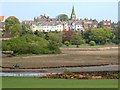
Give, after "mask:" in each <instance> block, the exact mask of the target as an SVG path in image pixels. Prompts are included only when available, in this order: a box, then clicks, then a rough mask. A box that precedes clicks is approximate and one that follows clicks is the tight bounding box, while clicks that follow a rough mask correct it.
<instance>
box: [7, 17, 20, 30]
mask: <svg viewBox="0 0 120 90" xmlns="http://www.w3.org/2000/svg"><path fill="white" fill-rule="evenodd" d="M15 24H20V21H19V19H18V18H16V17H15V16H10V17H8V18H7V19H6V20H5V30H6V31H9V28H10V27H12V26H14V25H15Z"/></svg>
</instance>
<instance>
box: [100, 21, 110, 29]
mask: <svg viewBox="0 0 120 90" xmlns="http://www.w3.org/2000/svg"><path fill="white" fill-rule="evenodd" d="M98 26H99V27H107V28H111V20H110V21H108V20H105V21H104V20H103V21H101V22H99V25H98Z"/></svg>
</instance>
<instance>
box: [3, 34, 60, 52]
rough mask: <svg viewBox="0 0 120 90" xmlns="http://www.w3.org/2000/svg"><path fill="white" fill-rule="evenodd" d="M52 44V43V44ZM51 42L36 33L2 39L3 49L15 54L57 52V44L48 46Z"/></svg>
mask: <svg viewBox="0 0 120 90" xmlns="http://www.w3.org/2000/svg"><path fill="white" fill-rule="evenodd" d="M52 45H54V44H52ZM50 46H51V43H50V42H49V41H47V40H45V39H44V38H40V37H38V36H36V35H29V34H27V35H24V36H22V37H18V38H14V39H11V40H9V41H3V47H2V50H3V51H13V52H14V53H15V54H49V53H53V51H54V52H55V53H57V52H58V50H59V48H58V46H53V48H51V47H50Z"/></svg>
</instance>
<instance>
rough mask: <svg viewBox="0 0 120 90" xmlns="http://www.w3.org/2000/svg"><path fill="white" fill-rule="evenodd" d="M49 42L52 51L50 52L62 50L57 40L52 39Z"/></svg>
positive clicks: (57, 52)
mask: <svg viewBox="0 0 120 90" xmlns="http://www.w3.org/2000/svg"><path fill="white" fill-rule="evenodd" d="M49 42H50V44H49V49H50V51H51V52H50V53H52V54H60V53H61V51H60V49H59V47H58V44H57V43H56V42H54V41H52V40H50V41H49Z"/></svg>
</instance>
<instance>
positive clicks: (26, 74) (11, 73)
mask: <svg viewBox="0 0 120 90" xmlns="http://www.w3.org/2000/svg"><path fill="white" fill-rule="evenodd" d="M47 74H49V73H34V72H10V73H8V72H0V76H46V75H47Z"/></svg>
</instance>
